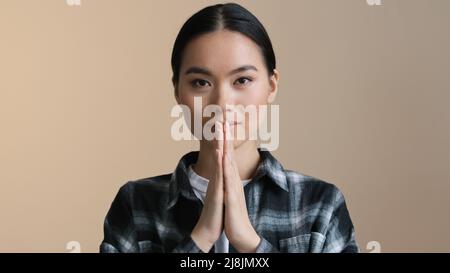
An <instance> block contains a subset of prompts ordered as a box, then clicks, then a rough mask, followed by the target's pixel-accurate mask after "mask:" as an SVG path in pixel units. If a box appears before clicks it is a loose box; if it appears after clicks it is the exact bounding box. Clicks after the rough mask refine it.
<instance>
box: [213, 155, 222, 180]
mask: <svg viewBox="0 0 450 273" xmlns="http://www.w3.org/2000/svg"><path fill="white" fill-rule="evenodd" d="M215 162H216V164H215V167H216V170H215V180H216V181H217V183H221V182H222V181H223V160H222V151H221V150H219V149H216V150H215Z"/></svg>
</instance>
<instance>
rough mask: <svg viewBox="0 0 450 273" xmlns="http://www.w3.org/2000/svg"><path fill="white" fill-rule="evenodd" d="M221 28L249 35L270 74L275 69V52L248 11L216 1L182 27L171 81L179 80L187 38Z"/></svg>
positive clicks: (261, 27)
mask: <svg viewBox="0 0 450 273" xmlns="http://www.w3.org/2000/svg"><path fill="white" fill-rule="evenodd" d="M220 29H228V30H231V31H237V32H239V33H241V34H243V35H245V36H247V37H249V38H250V39H252V40H253V41H254V42H255V43H256V44H257V45H258V46H259V47H260V49H261V52H262V55H263V57H264V60H265V64H266V68H267V70H268V71H269V75H272V74H273V70H274V69H275V53H274V51H273V48H272V43H271V41H270V38H269V35H268V34H267V31H266V30H265V28H264V26H263V25H262V24H261V22H260V21H259V20H258V18H256V17H255V16H254V15H253V14H252V13H251V12H250V11H248V10H247V9H245V8H244V7H242V6H240V5H238V4H235V3H227V4H217V5H213V6H209V7H206V8H203V9H202V10H200V11H198V12H197V13H195V14H194V15H192V16H191V17H190V18H189V19H188V20H187V21H186V22H185V23H184V25H183V26H182V27H181V30H180V32H179V33H178V36H177V38H176V40H175V43H174V46H173V50H172V61H171V63H172V71H173V76H172V82H173V84H174V85H175V84H176V83H178V80H179V75H180V66H181V59H182V57H183V50H184V48H185V47H186V45H187V44H188V42H189V41H190V40H192V39H193V38H195V37H197V36H200V35H201V34H205V33H208V32H213V31H216V30H220Z"/></svg>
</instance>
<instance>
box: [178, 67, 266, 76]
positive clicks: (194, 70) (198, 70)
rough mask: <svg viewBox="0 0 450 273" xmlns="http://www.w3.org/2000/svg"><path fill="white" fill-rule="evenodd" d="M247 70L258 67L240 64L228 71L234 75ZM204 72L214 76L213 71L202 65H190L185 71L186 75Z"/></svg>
mask: <svg viewBox="0 0 450 273" xmlns="http://www.w3.org/2000/svg"><path fill="white" fill-rule="evenodd" d="M247 70H254V71H258V69H256V67H255V66H253V65H243V66H240V67H238V68H236V69H233V70H231V71H230V72H228V75H232V74H236V73H239V72H243V71H247ZM194 73H195V74H204V75H207V76H212V73H211V71H209V70H208V69H206V68H202V67H198V66H192V67H190V68H189V69H188V70H186V72H185V73H184V74H185V75H187V74H194Z"/></svg>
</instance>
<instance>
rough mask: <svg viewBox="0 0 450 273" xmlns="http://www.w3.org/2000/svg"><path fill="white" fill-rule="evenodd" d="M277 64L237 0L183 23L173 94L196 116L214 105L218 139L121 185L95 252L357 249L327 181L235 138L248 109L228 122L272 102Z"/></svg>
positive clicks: (344, 212)
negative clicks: (162, 170)
mask: <svg viewBox="0 0 450 273" xmlns="http://www.w3.org/2000/svg"><path fill="white" fill-rule="evenodd" d="M275 63H276V62H275V55H274V52H273V48H272V44H271V41H270V39H269V36H268V35H267V32H266V31H265V29H264V27H263V26H262V24H261V23H260V22H259V20H258V19H257V18H256V17H255V16H254V15H253V14H251V13H250V12H249V11H248V10H246V9H245V8H243V7H242V6H240V5H237V4H218V5H214V6H210V7H206V8H204V9H202V10H200V11H199V12H197V13H196V14H194V15H193V16H192V17H191V18H189V19H188V20H187V21H186V23H185V24H184V25H183V27H182V28H181V30H180V32H179V34H178V36H177V38H176V41H175V44H174V47H173V52H172V70H173V78H172V81H173V85H174V90H175V98H176V100H177V102H178V104H180V105H186V106H187V107H188V108H189V110H190V111H191V112H194V113H195V112H196V111H202V110H203V109H204V108H205V107H206V106H208V105H218V106H219V107H220V108H221V109H223V112H222V113H226V114H225V115H224V114H222V115H220V116H218V117H215V118H217V119H216V122H215V123H214V126H213V129H214V134H215V136H216V137H215V138H213V139H211V140H207V139H205V138H199V139H200V151H198V152H190V153H188V154H186V155H184V156H183V157H182V158H181V160H180V161H179V163H178V166H177V167H176V169H175V171H174V172H173V173H171V174H166V175H161V176H156V177H150V178H145V179H140V180H137V181H130V182H128V183H126V184H125V185H124V186H122V188H121V189H120V190H119V192H118V194H117V196H116V198H115V199H114V201H113V203H112V205H111V208H110V210H109V212H108V214H107V216H106V219H105V224H104V233H105V237H104V240H103V242H102V244H101V246H100V251H101V252H186V253H187V252H211V253H213V252H214V253H218V252H225V253H228V252H230V253H231V252H259V253H262V252H357V251H358V246H357V244H356V241H355V235H354V228H353V224H352V222H351V219H350V216H349V213H348V210H347V207H346V204H345V201H344V198H343V195H342V193H341V192H340V191H339V190H338V189H337V188H336V187H335V186H334V185H332V184H330V183H327V182H324V181H321V180H319V179H316V178H314V177H311V176H307V175H304V174H301V173H298V172H294V171H289V170H285V169H284V168H283V167H282V165H281V164H280V163H279V162H278V161H277V160H276V159H275V158H274V157H273V156H272V155H271V154H270V152H268V151H267V150H264V149H261V148H258V144H257V141H256V140H254V139H250V138H248V137H247V138H244V139H234V138H233V136H234V135H235V132H236V131H237V129H238V128H239V127H242V126H243V127H244V130H245V132H246V135H249V132H250V131H251V130H252V129H251V128H250V126H249V122H247V121H249V120H248V117H247V116H245V113H242V112H239V111H237V112H236V113H237V116H238V118H237V119H234V120H233V119H232V118H231V119H230V117H229V115H228V113H229V112H230V110H229V106H230V105H231V106H233V105H243V106H248V105H255V106H257V107H261V106H263V105H267V104H271V103H272V102H273V101H274V99H275V96H276V93H277V85H278V79H279V73H278V71H277V70H276V68H275ZM194 98H201V102H202V104H201V106H202V109H194ZM191 116H192V115H191ZM239 116H240V117H241V118H243V120H239ZM258 118H259V117H258ZM258 120H259V119H258ZM207 121H208V119H206V118H202V125H205V124H206V123H207ZM191 131H192V132H194V131H193V130H192V129H191Z"/></svg>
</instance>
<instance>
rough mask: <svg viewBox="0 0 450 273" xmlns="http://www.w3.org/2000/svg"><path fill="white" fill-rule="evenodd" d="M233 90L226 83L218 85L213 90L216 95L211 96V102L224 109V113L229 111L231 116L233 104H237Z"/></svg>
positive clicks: (228, 113)
mask: <svg viewBox="0 0 450 273" xmlns="http://www.w3.org/2000/svg"><path fill="white" fill-rule="evenodd" d="M232 92H233V91H232V90H230V89H229V88H227V87H226V86H224V85H220V86H217V88H216V89H215V90H214V92H213V93H214V95H213V97H212V98H211V101H210V103H211V104H215V105H217V106H219V107H220V109H221V110H222V114H225V113H227V114H226V115H227V116H229V115H230V113H232V112H233V106H234V104H235V99H234V97H233V94H232ZM227 105H228V107H227Z"/></svg>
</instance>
